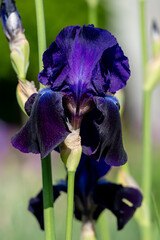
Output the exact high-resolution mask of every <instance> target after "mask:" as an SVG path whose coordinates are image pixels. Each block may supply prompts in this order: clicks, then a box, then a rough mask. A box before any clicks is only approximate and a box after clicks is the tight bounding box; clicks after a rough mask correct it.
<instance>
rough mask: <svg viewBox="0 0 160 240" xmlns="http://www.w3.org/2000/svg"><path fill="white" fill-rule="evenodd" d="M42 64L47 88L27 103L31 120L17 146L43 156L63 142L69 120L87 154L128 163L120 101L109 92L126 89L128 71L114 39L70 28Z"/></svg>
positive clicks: (41, 77) (90, 28) (102, 33)
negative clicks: (122, 129) (77, 130)
mask: <svg viewBox="0 0 160 240" xmlns="http://www.w3.org/2000/svg"><path fill="white" fill-rule="evenodd" d="M43 63H44V69H43V71H42V72H40V73H39V81H40V82H41V83H42V84H44V85H46V86H47V87H48V88H45V89H43V90H41V91H39V92H38V93H37V94H34V95H32V96H31V97H30V98H29V99H28V101H27V102H26V105H25V109H26V112H27V114H28V115H29V116H30V117H29V119H28V121H27V123H26V125H25V126H24V127H23V128H22V129H21V130H20V131H19V132H18V133H17V134H16V135H15V136H14V137H13V139H12V144H13V146H14V147H16V148H18V149H19V150H20V151H22V152H25V153H28V152H33V153H41V157H42V158H44V157H45V156H46V155H47V154H48V153H50V152H51V151H52V150H53V149H55V148H57V147H58V145H59V144H60V143H62V142H63V141H64V140H65V138H66V137H67V135H68V134H69V133H70V129H69V127H68V122H70V124H71V125H72V127H73V129H78V128H80V136H81V142H82V149H83V153H84V154H86V155H92V157H94V158H95V159H96V160H99V159H100V158H101V157H104V158H105V161H106V163H107V164H109V165H115V166H118V165H122V164H124V163H125V162H126V161H127V156H126V153H125V151H124V148H123V143H122V133H121V123H120V116H119V103H118V101H117V99H116V98H115V97H114V96H113V95H111V93H115V92H116V91H117V90H119V89H120V88H123V87H124V86H125V85H126V81H127V80H128V78H129V76H130V70H129V64H128V59H127V57H125V56H124V54H123V51H122V50H121V48H120V46H119V45H118V43H117V40H116V38H115V37H114V36H112V35H111V34H110V33H109V32H108V31H106V30H103V29H100V28H95V27H94V26H93V25H89V26H83V27H80V26H70V27H66V28H64V29H63V30H62V31H61V32H60V33H59V35H58V36H57V37H56V40H55V41H54V42H53V43H52V44H51V46H50V47H49V48H48V49H47V50H46V51H45V52H44V55H43Z"/></svg>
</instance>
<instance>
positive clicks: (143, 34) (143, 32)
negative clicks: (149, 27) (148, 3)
mask: <svg viewBox="0 0 160 240" xmlns="http://www.w3.org/2000/svg"><path fill="white" fill-rule="evenodd" d="M140 20H141V23H140V24H141V42H142V44H141V45H142V60H143V68H144V69H145V66H146V64H147V62H148V56H147V38H146V36H147V35H146V15H145V0H140Z"/></svg>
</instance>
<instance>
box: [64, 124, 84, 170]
mask: <svg viewBox="0 0 160 240" xmlns="http://www.w3.org/2000/svg"><path fill="white" fill-rule="evenodd" d="M68 128H69V130H70V131H71V133H70V134H69V135H68V136H67V137H66V139H65V140H64V142H63V143H61V145H60V156H61V159H62V161H63V163H64V164H65V166H66V168H67V170H68V171H71V172H72V171H73V172H75V171H76V169H77V167H78V164H79V161H80V158H81V154H82V146H81V137H80V136H79V132H80V129H77V130H73V129H72V126H71V125H70V123H68Z"/></svg>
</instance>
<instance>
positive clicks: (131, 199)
mask: <svg viewBox="0 0 160 240" xmlns="http://www.w3.org/2000/svg"><path fill="white" fill-rule="evenodd" d="M109 170H110V166H109V165H107V164H106V163H105V161H104V159H103V158H101V160H100V162H96V161H95V160H94V159H92V158H91V157H89V156H86V155H84V154H82V158H81V161H80V164H79V166H78V169H77V171H76V175H75V191H74V201H75V204H74V214H75V217H76V218H77V219H78V220H80V221H83V220H84V219H85V220H88V221H92V220H97V219H98V217H99V215H100V214H101V212H102V211H103V210H104V209H108V210H110V211H112V213H113V214H114V215H115V216H116V217H117V225H118V229H119V230H120V229H122V228H123V227H124V226H125V224H126V223H127V222H128V221H129V220H130V219H131V217H132V216H133V214H134V212H135V211H136V209H137V208H138V207H140V205H141V202H142V194H141V193H140V191H139V190H138V189H135V188H131V187H123V186H122V185H118V184H114V183H110V182H108V181H107V180H106V179H102V177H103V176H104V175H105V174H107V173H108V171H109ZM61 191H63V192H67V181H60V182H59V183H58V184H57V185H56V186H53V192H54V201H55V200H56V198H57V197H58V196H59V195H60V192H61ZM29 210H30V211H31V212H32V213H33V214H34V215H35V217H36V218H37V220H38V222H39V224H40V226H41V228H42V229H43V228H44V225H43V208H42V192H40V194H38V195H37V196H36V197H35V198H32V199H31V200H30V203H29Z"/></svg>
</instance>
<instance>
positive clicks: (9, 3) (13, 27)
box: [1, 0, 29, 79]
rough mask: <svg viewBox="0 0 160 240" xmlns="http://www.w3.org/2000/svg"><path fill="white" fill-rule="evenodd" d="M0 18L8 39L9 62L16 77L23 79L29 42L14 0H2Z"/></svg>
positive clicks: (27, 59) (26, 65)
mask: <svg viewBox="0 0 160 240" xmlns="http://www.w3.org/2000/svg"><path fill="white" fill-rule="evenodd" d="M1 20H2V26H3V31H4V34H5V36H6V38H7V39H8V41H9V47H10V50H11V54H10V57H11V62H12V65H13V68H14V70H15V72H16V73H17V75H18V78H20V79H25V78H26V73H27V69H28V65H29V43H28V41H27V39H26V37H25V35H24V30H23V26H22V22H21V18H20V15H19V13H18V10H17V8H16V6H15V1H14V0H2V2H1Z"/></svg>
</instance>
